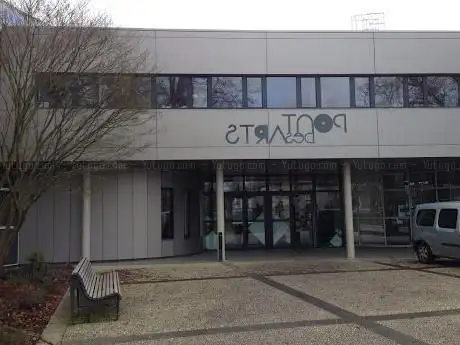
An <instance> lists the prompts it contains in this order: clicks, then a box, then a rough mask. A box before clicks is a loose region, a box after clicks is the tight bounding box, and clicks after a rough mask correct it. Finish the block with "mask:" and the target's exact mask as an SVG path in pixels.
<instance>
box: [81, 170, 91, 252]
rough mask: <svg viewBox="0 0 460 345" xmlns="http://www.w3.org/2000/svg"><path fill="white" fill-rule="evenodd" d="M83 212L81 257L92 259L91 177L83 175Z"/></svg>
mask: <svg viewBox="0 0 460 345" xmlns="http://www.w3.org/2000/svg"><path fill="white" fill-rule="evenodd" d="M82 196H83V212H82V232H81V255H82V257H87V258H88V259H90V258H91V175H90V173H89V171H85V172H84V173H83V195H82Z"/></svg>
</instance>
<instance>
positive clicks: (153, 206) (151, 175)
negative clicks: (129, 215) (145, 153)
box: [147, 170, 164, 258]
mask: <svg viewBox="0 0 460 345" xmlns="http://www.w3.org/2000/svg"><path fill="white" fill-rule="evenodd" d="M147 177H148V178H147V184H148V185H147V193H148V195H147V256H148V257H151V258H155V257H160V256H164V255H163V252H162V240H161V173H160V172H159V171H155V170H150V171H148V172H147Z"/></svg>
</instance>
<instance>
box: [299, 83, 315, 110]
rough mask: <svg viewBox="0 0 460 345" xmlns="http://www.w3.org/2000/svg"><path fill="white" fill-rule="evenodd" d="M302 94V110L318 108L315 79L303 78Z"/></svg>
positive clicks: (301, 84)
mask: <svg viewBox="0 0 460 345" xmlns="http://www.w3.org/2000/svg"><path fill="white" fill-rule="evenodd" d="M300 90H301V92H300V94H301V97H302V102H301V104H302V108H315V107H316V80H315V78H310V77H307V78H302V79H301V81H300Z"/></svg>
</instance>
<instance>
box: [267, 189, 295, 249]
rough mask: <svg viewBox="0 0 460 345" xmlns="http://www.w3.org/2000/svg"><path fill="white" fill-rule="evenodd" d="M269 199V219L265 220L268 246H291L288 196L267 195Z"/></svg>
mask: <svg viewBox="0 0 460 345" xmlns="http://www.w3.org/2000/svg"><path fill="white" fill-rule="evenodd" d="M268 198H270V199H271V203H269V204H268V205H269V206H270V208H271V210H270V217H269V218H267V222H268V224H266V229H267V231H268V239H269V241H268V242H269V244H270V245H271V246H273V247H274V248H285V247H290V246H291V207H290V204H291V203H290V197H289V195H271V196H270V195H268Z"/></svg>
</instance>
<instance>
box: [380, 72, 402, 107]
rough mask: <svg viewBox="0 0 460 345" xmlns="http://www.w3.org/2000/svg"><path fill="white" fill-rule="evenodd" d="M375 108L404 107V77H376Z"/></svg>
mask: <svg viewBox="0 0 460 345" xmlns="http://www.w3.org/2000/svg"><path fill="white" fill-rule="evenodd" d="M374 84H375V106H376V107H402V106H403V105H404V101H403V78H402V77H375V78H374Z"/></svg>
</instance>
